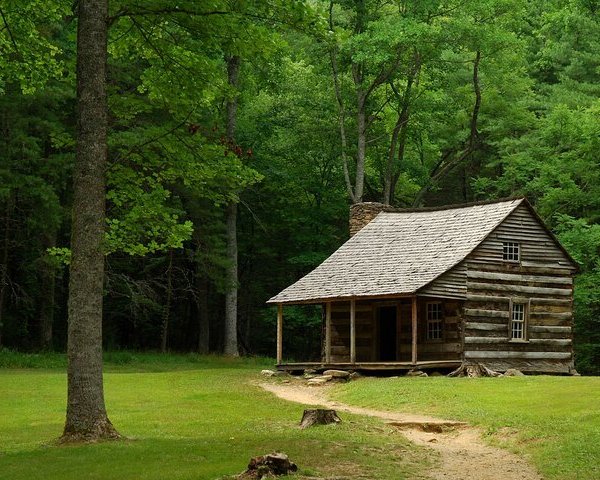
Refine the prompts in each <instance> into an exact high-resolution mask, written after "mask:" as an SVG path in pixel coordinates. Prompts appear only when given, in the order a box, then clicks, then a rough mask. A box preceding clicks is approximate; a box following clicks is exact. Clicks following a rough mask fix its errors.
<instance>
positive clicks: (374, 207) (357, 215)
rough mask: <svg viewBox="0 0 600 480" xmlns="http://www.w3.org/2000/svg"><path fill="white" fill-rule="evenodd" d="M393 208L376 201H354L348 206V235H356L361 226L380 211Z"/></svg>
mask: <svg viewBox="0 0 600 480" xmlns="http://www.w3.org/2000/svg"><path fill="white" fill-rule="evenodd" d="M388 210H393V207H390V206H389V205H384V204H383V203H377V202H362V203H355V204H353V205H351V206H350V236H351V237H353V236H354V235H356V234H357V233H358V232H359V231H360V229H361V228H363V227H364V226H365V225H366V224H367V223H369V222H370V221H371V220H373V219H374V218H375V217H376V216H377V215H378V214H379V213H380V212H384V211H388Z"/></svg>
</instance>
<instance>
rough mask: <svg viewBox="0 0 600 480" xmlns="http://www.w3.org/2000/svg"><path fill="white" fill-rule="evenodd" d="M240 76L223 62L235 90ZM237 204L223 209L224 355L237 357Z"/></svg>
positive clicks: (230, 122)
mask: <svg viewBox="0 0 600 480" xmlns="http://www.w3.org/2000/svg"><path fill="white" fill-rule="evenodd" d="M239 72H240V57H238V56H236V55H233V56H231V57H229V58H228V59H227V80H228V82H229V85H230V86H232V87H234V88H237V87H238V79H239ZM237 104H238V102H237V95H236V96H234V97H233V98H230V99H229V100H228V101H227V140H228V142H229V144H230V145H235V127H236V122H237ZM237 211H238V208H237V203H236V202H230V203H229V204H228V205H227V213H226V214H227V259H228V261H229V266H228V268H227V291H226V292H225V340H224V348H223V350H224V353H225V355H232V356H236V357H237V356H238V355H239V354H240V353H239V348H238V340H237V297H238V245H237Z"/></svg>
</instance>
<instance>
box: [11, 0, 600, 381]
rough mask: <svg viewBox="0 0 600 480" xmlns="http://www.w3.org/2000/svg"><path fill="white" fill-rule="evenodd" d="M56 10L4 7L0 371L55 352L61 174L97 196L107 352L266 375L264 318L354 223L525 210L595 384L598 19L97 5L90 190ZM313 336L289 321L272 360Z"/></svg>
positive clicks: (69, 200) (66, 248) (542, 7)
mask: <svg viewBox="0 0 600 480" xmlns="http://www.w3.org/2000/svg"><path fill="white" fill-rule="evenodd" d="M76 4H77V2H75V5H76ZM75 8H76V6H74V3H73V2H72V1H65V0H28V1H24V0H3V1H2V3H0V131H1V136H0V178H1V181H0V348H10V349H18V350H24V351H38V350H58V351H64V350H66V348H67V317H68V308H69V306H68V293H69V292H68V291H69V282H70V281H71V283H74V284H75V285H76V286H77V285H79V284H78V282H77V281H75V280H73V279H69V265H70V263H71V258H72V257H71V247H72V246H74V245H73V244H72V241H74V239H75V238H76V237H75V236H73V235H74V232H73V230H74V228H73V227H75V222H74V221H73V218H77V217H73V216H72V210H73V204H74V201H77V200H76V197H77V192H76V191H75V192H74V189H73V176H74V172H75V173H76V172H77V171H79V174H78V175H86V174H87V175H88V176H90V175H91V177H92V178H95V179H96V180H97V182H96V183H98V182H100V184H99V188H100V189H101V188H103V186H105V188H106V223H105V225H106V233H105V234H104V242H103V245H102V248H103V253H104V255H105V272H104V277H103V278H104V300H103V306H104V313H103V330H104V331H103V341H104V347H105V348H106V349H132V350H146V349H151V350H162V351H190V352H199V353H208V352H225V353H227V354H230V355H237V354H261V355H273V352H274V342H275V335H274V331H275V330H274V325H275V314H274V311H273V309H272V308H271V307H267V306H266V305H265V301H266V300H267V299H268V298H269V297H270V296H272V295H274V294H275V293H277V292H278V291H279V290H281V289H282V288H283V287H285V286H287V285H289V284H290V283H291V282H293V281H294V280H296V279H298V278H299V277H300V276H302V275H303V274H305V273H307V272H308V271H310V270H311V269H312V268H314V267H315V266H316V265H318V264H319V263H320V262H321V261H323V260H324V259H325V258H326V257H327V256H328V255H329V254H331V253H332V252H333V251H334V250H335V249H336V248H337V247H338V246H339V245H340V244H341V243H343V242H344V241H345V239H347V237H348V208H349V205H350V204H351V203H356V202H360V201H378V202H384V203H387V204H391V205H394V206H398V207H404V206H420V205H424V206H433V205H442V204H451V203H461V202H468V201H473V200H485V199H492V198H500V197H507V196H523V195H524V196H527V198H528V199H529V200H530V202H531V203H532V204H533V205H534V206H535V208H536V209H537V211H538V212H539V213H540V215H541V217H542V218H543V219H544V221H545V222H547V224H548V225H549V226H550V228H551V229H552V230H553V231H554V232H555V233H556V234H557V235H558V237H559V238H560V239H561V241H562V242H563V244H564V245H565V246H566V248H567V249H568V250H569V251H570V253H571V254H572V255H573V257H574V258H575V259H576V260H577V261H578V262H579V263H580V265H581V271H580V273H579V275H578V277H577V279H576V289H575V311H576V316H575V325H576V329H575V342H576V362H577V368H578V369H579V370H580V371H581V372H582V373H583V372H585V373H596V374H600V288H598V285H599V284H600V1H598V0H474V1H468V2H465V1H464V0H448V1H443V0H419V1H410V0H408V1H405V0H335V1H333V0H331V1H330V0H306V1H289V0H268V1H266V0H204V1H202V2H198V1H193V0H181V1H178V2H172V1H166V0H144V1H133V0H132V1H127V0H113V1H111V2H110V5H109V12H108V19H107V22H108V40H107V43H108V48H107V51H106V53H107V58H108V60H107V64H106V70H107V73H106V82H105V88H106V96H107V104H108V111H107V112H105V113H106V114H105V116H106V121H107V126H108V128H107V143H108V154H107V162H108V165H107V168H106V180H105V181H104V180H103V179H102V176H101V175H96V176H94V174H93V173H91V172H90V171H85V168H84V170H76V169H75V168H74V166H75V163H76V162H75V160H76V155H78V153H77V148H76V147H77V142H76V138H77V133H76V132H77V127H78V115H77V85H78V83H77V81H76V79H77V77H76V72H77V68H76V61H77V30H78V23H81V22H78V17H77V13H76V11H75V10H74V9H75ZM88 54H89V52H88ZM98 59H100V60H101V57H99V56H97V55H96V56H92V57H91V58H90V61H91V62H92V65H93V63H94V60H96V62H98V61H99V60H98ZM100 64H101V65H104V62H100ZM82 65H83V64H81V63H80V65H79V68H83V67H82ZM88 67H89V66H88ZM91 68H93V66H92V67H91ZM100 106H101V105H100ZM98 108H100V107H98ZM95 118H97V119H98V121H99V122H100V121H102V120H103V117H102V115H100V116H99V117H91V120H90V118H88V121H91V122H92V123H93V122H94V119H95ZM79 120H81V118H80V119H79ZM80 127H81V125H80ZM79 168H80V169H81V165H79ZM84 196H85V195H84ZM80 200H81V199H80ZM83 200H85V198H84V199H83ZM90 201H91V200H90ZM74 260H76V259H74ZM80 298H83V297H80ZM320 324H321V317H320V309H313V308H309V307H306V308H298V309H294V308H290V309H289V312H288V313H286V323H285V328H286V334H285V335H284V338H286V339H289V340H293V342H294V343H293V344H291V343H290V344H289V345H287V344H286V345H285V347H284V348H285V350H286V352H287V354H288V355H290V356H292V357H293V356H297V357H301V356H303V355H306V354H307V353H310V352H313V353H314V352H316V351H318V345H319V341H320V334H321V330H320Z"/></svg>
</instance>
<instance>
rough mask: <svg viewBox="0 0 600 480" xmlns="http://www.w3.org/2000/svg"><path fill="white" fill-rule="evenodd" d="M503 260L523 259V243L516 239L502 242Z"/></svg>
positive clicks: (516, 261)
mask: <svg viewBox="0 0 600 480" xmlns="http://www.w3.org/2000/svg"><path fill="white" fill-rule="evenodd" d="M502 260H503V261H505V262H515V263H519V262H520V261H521V244H520V243H519V242H514V241H506V242H502Z"/></svg>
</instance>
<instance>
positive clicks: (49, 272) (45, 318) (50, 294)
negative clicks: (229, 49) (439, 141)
mask: <svg viewBox="0 0 600 480" xmlns="http://www.w3.org/2000/svg"><path fill="white" fill-rule="evenodd" d="M43 245H44V248H45V249H47V248H52V247H55V246H56V231H53V232H50V233H48V234H46V235H44V240H43ZM42 262H43V263H42V270H41V272H40V310H39V312H40V313H39V315H40V330H39V335H40V338H39V343H40V348H41V349H42V350H51V349H52V327H53V325H54V305H55V286H56V266H55V264H54V262H53V261H51V260H50V259H49V258H48V254H45V256H44V258H43V260H42Z"/></svg>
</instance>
